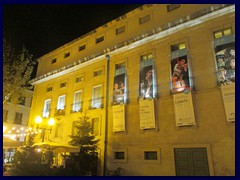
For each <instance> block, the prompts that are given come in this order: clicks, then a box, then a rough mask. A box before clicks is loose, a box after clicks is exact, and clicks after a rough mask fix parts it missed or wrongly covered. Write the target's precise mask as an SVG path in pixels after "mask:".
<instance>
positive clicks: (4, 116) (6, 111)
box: [3, 109, 8, 122]
mask: <svg viewBox="0 0 240 180" xmlns="http://www.w3.org/2000/svg"><path fill="white" fill-rule="evenodd" d="M7 117H8V110H5V109H4V110H3V121H4V122H7Z"/></svg>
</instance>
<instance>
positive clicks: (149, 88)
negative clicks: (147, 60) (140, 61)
mask: <svg viewBox="0 0 240 180" xmlns="http://www.w3.org/2000/svg"><path fill="white" fill-rule="evenodd" d="M140 96H141V97H143V98H153V68H152V65H150V66H146V67H143V68H142V69H141V71H140Z"/></svg>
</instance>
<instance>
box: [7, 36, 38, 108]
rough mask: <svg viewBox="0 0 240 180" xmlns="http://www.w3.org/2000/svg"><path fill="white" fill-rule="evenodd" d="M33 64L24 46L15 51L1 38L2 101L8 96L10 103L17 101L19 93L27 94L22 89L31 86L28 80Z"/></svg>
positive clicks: (34, 61)
mask: <svg viewBox="0 0 240 180" xmlns="http://www.w3.org/2000/svg"><path fill="white" fill-rule="evenodd" d="M35 65H36V60H35V59H33V55H32V54H30V53H29V52H28V50H27V49H26V48H25V47H23V48H22V49H21V50H20V51H17V50H16V49H14V48H13V47H12V46H11V44H10V43H9V42H7V40H5V39H4V40H3V97H4V101H3V103H5V102H6V100H8V99H10V98H11V102H12V103H18V99H19V97H20V96H21V95H24V96H25V97H27V96H28V94H24V93H25V92H24V91H23V89H29V88H32V87H31V86H30V84H28V81H29V80H30V79H31V75H32V73H33V69H34V66H35Z"/></svg>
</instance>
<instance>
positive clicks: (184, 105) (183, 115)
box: [173, 92, 195, 126]
mask: <svg viewBox="0 0 240 180" xmlns="http://www.w3.org/2000/svg"><path fill="white" fill-rule="evenodd" d="M173 100H174V111H175V120H176V126H189V125H195V117H194V109H193V102H192V94H191V92H189V93H188V94H185V93H179V94H174V95H173Z"/></svg>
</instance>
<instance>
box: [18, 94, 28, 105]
mask: <svg viewBox="0 0 240 180" xmlns="http://www.w3.org/2000/svg"><path fill="white" fill-rule="evenodd" d="M25 101H26V98H25V97H22V96H21V97H19V98H18V104H20V105H25Z"/></svg>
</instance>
